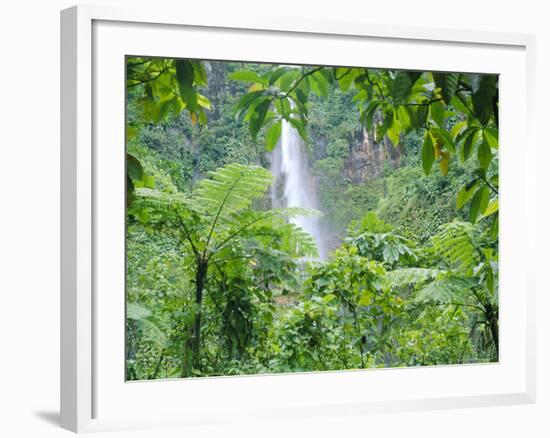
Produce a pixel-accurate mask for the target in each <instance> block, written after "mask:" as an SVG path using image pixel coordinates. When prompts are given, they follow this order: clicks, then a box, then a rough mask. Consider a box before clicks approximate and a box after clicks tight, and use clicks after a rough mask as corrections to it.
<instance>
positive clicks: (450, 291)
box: [414, 276, 476, 304]
mask: <svg viewBox="0 0 550 438" xmlns="http://www.w3.org/2000/svg"><path fill="white" fill-rule="evenodd" d="M475 285H476V281H475V279H473V278H467V277H456V276H450V277H444V278H441V279H439V280H435V281H434V282H432V283H430V284H428V285H427V286H426V287H424V288H422V289H421V290H420V291H418V294H417V295H416V298H415V299H414V301H415V302H417V303H427V302H434V303H443V304H444V303H455V302H465V301H466V300H468V298H471V288H472V287H474V286H475Z"/></svg>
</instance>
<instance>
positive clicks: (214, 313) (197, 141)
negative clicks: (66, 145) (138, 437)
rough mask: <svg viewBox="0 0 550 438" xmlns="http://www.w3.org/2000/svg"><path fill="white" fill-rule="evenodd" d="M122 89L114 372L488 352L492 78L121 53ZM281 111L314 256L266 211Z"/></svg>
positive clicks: (452, 358) (411, 359) (494, 145)
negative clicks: (123, 178)
mask: <svg viewBox="0 0 550 438" xmlns="http://www.w3.org/2000/svg"><path fill="white" fill-rule="evenodd" d="M127 88H128V101H127V114H128V116H127V153H128V155H127V180H128V185H127V186H128V193H127V199H128V202H127V204H128V208H127V303H128V305H127V319H126V321H127V378H128V379H130V380H137V379H156V378H170V377H189V376H211V375H232V374H254V373H265V372H295V371H315V370H334V369H354V368H369V367H394V366H416V365H434V364H458V363H472V362H487V361H495V360H498V332H499V330H498V153H497V151H498V82H497V78H496V77H495V76H490V75H474V74H455V73H448V74H441V73H438V74H432V73H429V72H424V73H421V72H404V71H388V70H374V69H363V68H331V67H300V68H294V67H291V66H277V65H269V64H265V65H258V64H242V63H234V62H206V61H191V60H172V59H149V58H128V60H127ZM283 120H286V121H287V122H288V123H290V124H291V126H292V127H294V128H295V129H296V130H297V131H298V133H299V134H300V136H301V137H302V139H303V141H304V144H305V145H306V146H307V150H308V154H309V168H310V171H311V174H312V175H313V176H314V178H315V182H316V187H317V190H318V194H319V209H320V210H322V212H323V216H322V217H321V218H320V220H321V222H322V224H323V227H324V229H325V230H326V233H327V235H328V236H329V237H330V242H329V243H330V247H331V249H332V251H331V253H330V255H329V257H328V258H327V260H318V259H317V258H316V256H317V248H316V245H315V241H314V239H313V238H312V236H310V235H309V234H307V233H306V232H304V231H303V230H302V229H301V228H300V227H298V226H296V225H294V224H293V223H292V222H290V221H289V219H290V218H292V217H295V216H303V215H319V212H317V211H315V210H306V209H301V208H285V209H275V208H272V206H271V201H270V197H269V195H270V190H271V185H272V181H273V180H272V176H271V174H270V172H269V171H268V170H267V169H268V168H269V162H270V152H271V151H273V149H274V148H275V147H276V146H277V144H278V141H279V139H280V136H281V132H282V124H283ZM360 160H363V161H360ZM436 165H437V167H438V170H436Z"/></svg>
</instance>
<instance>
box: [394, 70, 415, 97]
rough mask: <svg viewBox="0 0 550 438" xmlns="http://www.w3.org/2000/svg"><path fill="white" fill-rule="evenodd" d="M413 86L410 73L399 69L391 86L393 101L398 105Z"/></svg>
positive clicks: (407, 95)
mask: <svg viewBox="0 0 550 438" xmlns="http://www.w3.org/2000/svg"><path fill="white" fill-rule="evenodd" d="M412 86H413V83H412V80H411V77H410V75H409V74H408V73H407V72H405V71H399V72H397V74H396V75H395V79H394V80H393V87H392V98H393V103H394V104H396V105H399V104H401V103H403V102H405V101H406V100H407V98H408V97H409V93H410V92H411V88H412Z"/></svg>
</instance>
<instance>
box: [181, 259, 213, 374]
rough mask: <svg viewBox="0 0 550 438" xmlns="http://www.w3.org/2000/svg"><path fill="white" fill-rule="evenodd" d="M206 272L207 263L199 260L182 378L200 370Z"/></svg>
mask: <svg viewBox="0 0 550 438" xmlns="http://www.w3.org/2000/svg"><path fill="white" fill-rule="evenodd" d="M207 271H208V261H206V260H200V261H199V262H198V263H197V273H196V275H195V305H196V308H195V315H194V317H193V326H192V327H191V335H190V336H189V338H188V340H187V342H186V346H185V350H184V355H183V364H182V377H189V376H190V375H191V370H192V369H197V370H200V344H201V313H202V309H201V307H202V293H203V290H204V285H205V283H206V274H207Z"/></svg>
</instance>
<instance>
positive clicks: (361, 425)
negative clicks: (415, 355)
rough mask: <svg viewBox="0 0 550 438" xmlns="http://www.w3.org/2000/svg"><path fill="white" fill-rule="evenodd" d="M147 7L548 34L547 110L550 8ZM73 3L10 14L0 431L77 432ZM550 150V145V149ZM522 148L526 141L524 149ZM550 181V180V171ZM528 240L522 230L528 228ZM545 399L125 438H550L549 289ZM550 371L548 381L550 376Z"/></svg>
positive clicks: (542, 165) (542, 238) (542, 196)
mask: <svg viewBox="0 0 550 438" xmlns="http://www.w3.org/2000/svg"><path fill="white" fill-rule="evenodd" d="M96 3H98V4H100V3H102V4H113V5H117V4H120V5H126V6H127V5H135V6H140V7H151V6H150V5H152V4H154V6H155V7H162V6H167V7H180V8H190V7H196V8H204V10H205V11H207V12H208V11H212V10H218V12H220V11H221V12H223V13H224V14H225V15H226V16H227V17H228V19H230V17H231V16H232V15H234V14H248V15H251V16H253V15H254V14H268V13H273V14H274V15H278V16H284V15H285V14H288V15H291V16H293V17H296V18H310V19H320V20H342V21H357V20H362V21H365V22H374V23H381V24H383V23H387V24H406V25H411V24H414V25H419V26H430V27H452V28H463V29H484V30H500V31H504V32H531V33H536V35H537V38H538V40H537V44H538V51H537V79H538V83H537V112H538V120H539V123H540V125H541V126H542V127H543V128H544V126H545V119H546V117H547V113H548V111H545V103H546V102H548V100H549V98H550V95H549V88H548V85H547V84H548V81H547V79H546V77H547V76H548V73H547V72H548V71H550V70H549V67H550V29H549V28H548V24H547V19H548V17H549V15H548V13H547V12H546V11H544V10H543V5H544V3H545V2H542V1H538V2H537V1H529V0H524V1H522V2H516V1H514V2H504V1H502V0H501V1H500V2H499V1H493V0H491V1H489V0H486V1H479V0H475V1H471V0H460V1H459V0H453V1H450V2H443V1H441V0H435V1H433V0H430V1H424V2H420V1H416V2H414V1H410V0H408V1H407V0H391V1H380V0H376V1H370V0H361V1H357V2H354V1H351V0H339V1H337V2H335V1H330V2H329V1H321V0H316V1H312V0H309V1H303V2H302V3H298V2H297V1H296V0H290V1H287V0H273V1H267V0H256V1H251V2H245V1H237V0H232V1H231V2H227V1H226V2H223V1H222V0H218V1H213V0H211V1H202V2H194V3H191V2H185V1H184V0H177V1H162V0H155V2H146V1H137V0H134V1H130V0H127V1H110V2H105V1H103V2H100V1H97V2H96ZM72 4H73V3H72V2H69V1H62V0H51V1H48V2H45V1H39V0H27V1H22V2H19V3H18V4H15V3H11V4H10V5H9V6H7V5H5V4H4V5H3V8H2V12H1V14H0V32H1V35H0V48H1V55H0V79H1V80H0V84H1V85H2V93H1V95H0V96H1V98H0V102H1V104H0V127H1V129H0V146H1V148H2V149H1V154H0V171H1V178H0V181H1V182H0V192H1V197H0V199H1V200H2V204H1V205H2V207H1V208H0V257H1V260H0V262H1V263H0V378H1V379H2V383H1V384H0V435H2V436H7V437H19V436H21V437H23V436H25V437H35V436H36V437H51V436H53V437H57V436H69V435H70V433H69V432H66V431H63V430H60V429H58V427H57V422H58V416H59V413H58V403H59V395H58V394H59V390H58V388H59V376H58V369H59V341H58V339H59V322H58V321H59V176H58V175H59V10H60V9H62V8H64V7H67V6H71V5H72ZM538 134H539V138H538V142H539V151H538V153H539V155H538V156H537V157H536V158H535V157H531V160H532V163H533V166H538V170H537V172H538V174H539V175H538V176H539V190H540V193H539V206H538V208H539V212H538V214H539V223H540V224H541V226H540V228H539V238H538V242H539V253H538V258H536V257H535V255H534V254H529V255H526V257H533V259H532V260H533V262H534V263H537V264H538V266H537V271H538V272H539V273H540V275H539V281H541V282H543V281H544V280H545V277H546V276H545V275H544V274H545V272H546V271H547V270H548V268H547V264H548V263H547V260H548V256H547V253H548V252H547V251H545V250H544V248H548V247H550V239H549V234H548V231H547V229H545V228H543V227H542V224H548V223H550V221H549V220H548V219H549V217H548V212H549V210H548V207H547V206H546V205H545V202H546V200H547V199H548V193H550V192H549V189H550V184H549V181H550V180H549V177H548V176H546V175H544V170H546V169H548V166H550V162H549V161H548V159H549V158H550V153H549V152H548V148H547V147H545V146H546V145H545V144H544V143H543V138H542V136H543V134H545V132H543V129H539V133H538ZM545 143H548V142H545ZM518 147H521V145H518ZM548 174H550V172H548ZM518 232H521V230H518ZM538 288H539V290H538V297H537V307H538V309H539V310H538V316H539V317H538V327H539V329H538V342H537V344H538V356H539V360H538V370H539V373H538V382H539V384H538V402H537V404H536V405H530V406H518V407H498V408H482V409H470V410H454V411H433V412H415V413H406V414H391V415H390V414H382V415H370V416H366V417H361V418H359V417H351V416H350V417H345V418H324V419H320V418H312V419H310V420H307V421H285V419H284V418H281V419H280V421H278V422H272V423H269V424H264V423H248V424H244V425H243V424H239V425H231V426H212V427H203V428H193V429H186V430H179V431H178V430H163V431H160V432H159V431H155V432H152V431H140V432H117V433H109V434H106V436H108V437H113V438H118V437H122V436H143V437H149V436H151V437H152V436H154V437H163V436H179V437H181V436H186V435H188V436H212V437H219V436H224V437H230V436H241V437H243V436H254V437H257V436H260V437H266V436H267V437H271V436H273V437H275V436H277V437H279V436H284V437H293V436H301V437H310V436H327V437H328V436H330V437H340V436H342V437H345V436H380V435H382V436H384V437H393V436H407V437H415V436H419V437H420V436H422V437H431V436H434V437H435V436H437V437H439V436H445V437H455V436H456V437H478V436H491V437H493V436H494V437H496V436H528V437H539V436H540V437H543V436H550V379H549V378H548V375H547V374H546V373H548V372H550V363H549V360H548V359H549V353H550V342H549V340H548V333H549V323H548V319H549V318H545V313H546V312H545V309H548V308H549V305H550V298H549V295H548V293H547V291H548V287H547V286H546V285H545V284H544V283H542V284H539V287H538ZM545 371H546V373H545Z"/></svg>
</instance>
